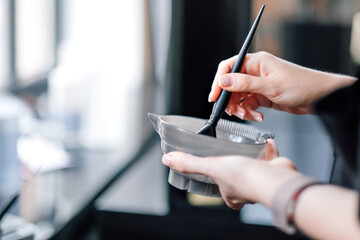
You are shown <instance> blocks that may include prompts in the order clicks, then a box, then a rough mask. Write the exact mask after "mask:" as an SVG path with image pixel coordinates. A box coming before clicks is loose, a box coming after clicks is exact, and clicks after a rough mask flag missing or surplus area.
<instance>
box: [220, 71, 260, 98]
mask: <svg viewBox="0 0 360 240" xmlns="http://www.w3.org/2000/svg"><path fill="white" fill-rule="evenodd" d="M218 83H219V86H220V87H221V88H222V89H225V90H227V91H230V92H251V93H260V94H264V93H265V91H266V86H265V85H266V80H265V78H263V77H257V76H252V75H248V74H243V73H228V74H224V75H222V76H220V77H219V80H218Z"/></svg>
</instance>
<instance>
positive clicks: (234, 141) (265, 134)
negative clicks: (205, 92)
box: [149, 113, 274, 197]
mask: <svg viewBox="0 0 360 240" xmlns="http://www.w3.org/2000/svg"><path fill="white" fill-rule="evenodd" d="M149 118H150V120H151V121H152V123H153V125H154V128H155V130H156V131H157V132H158V134H159V136H160V138H161V149H162V152H163V153H164V154H166V153H169V152H172V151H182V152H186V153H190V154H193V155H195V156H199V157H209V156H225V155H243V156H248V157H252V158H260V157H261V155H262V154H263V152H264V150H265V148H266V145H267V139H269V138H274V134H273V133H271V132H269V131H265V130H261V129H259V128H256V127H253V126H250V125H247V124H241V123H236V122H231V121H227V120H224V119H221V120H220V121H219V123H218V126H217V127H216V136H217V138H214V137H209V136H205V135H201V134H196V132H197V131H198V130H199V129H201V128H202V127H203V126H205V124H206V122H207V120H205V119H200V118H194V117H185V116H175V115H157V114H153V113H149ZM168 181H169V183H170V184H171V185H173V186H174V187H176V188H179V189H181V190H187V191H188V192H191V193H195V194H199V195H204V196H210V197H220V196H221V195H220V192H219V188H218V186H217V185H216V183H215V182H214V180H212V179H211V178H209V177H207V176H204V175H200V174H184V173H179V172H177V171H174V170H173V169H170V173H169V179H168Z"/></svg>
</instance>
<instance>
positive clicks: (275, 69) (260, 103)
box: [209, 52, 356, 121]
mask: <svg viewBox="0 0 360 240" xmlns="http://www.w3.org/2000/svg"><path fill="white" fill-rule="evenodd" d="M236 58H237V56H235V57H232V58H230V59H227V60H224V61H222V62H221V63H220V64H219V67H218V71H217V73H216V75H215V79H214V82H213V84H212V88H211V92H210V94H209V101H210V102H213V101H216V99H217V98H218V96H219V94H220V92H221V89H225V90H227V91H230V92H233V94H232V96H231V99H230V102H229V105H228V107H227V113H228V114H229V115H235V116H237V117H239V118H241V119H247V120H255V121H262V119H263V116H262V114H261V113H260V112H257V111H256V110H257V109H258V108H259V107H267V108H274V109H276V110H280V111H285V112H289V113H293V114H309V113H312V106H313V104H314V103H315V102H316V101H318V100H319V99H320V98H322V97H324V96H326V95H328V94H329V93H331V92H333V91H334V90H336V89H339V88H342V87H345V86H348V85H351V84H353V83H354V82H355V81H356V78H353V77H349V76H344V75H339V74H331V73H326V72H321V71H316V70H313V69H309V68H304V67H301V66H299V65H296V64H293V63H290V62H287V61H285V60H282V59H280V58H277V57H275V56H273V55H271V54H269V53H266V52H258V53H254V54H248V55H247V57H246V59H245V62H244V65H243V68H242V70H241V73H229V72H230V71H231V68H232V66H233V65H234V63H235V61H236ZM229 84H230V85H229ZM245 97H247V98H246V100H245V101H243V102H242V103H240V101H241V100H242V99H244V98H245Z"/></svg>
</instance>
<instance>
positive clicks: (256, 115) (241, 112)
mask: <svg viewBox="0 0 360 240" xmlns="http://www.w3.org/2000/svg"><path fill="white" fill-rule="evenodd" d="M233 115H235V116H237V117H238V118H240V119H242V120H249V121H255V122H262V121H263V119H264V116H263V114H262V113H261V112H258V111H255V110H252V109H246V108H244V107H242V106H237V110H236V112H235V113H233Z"/></svg>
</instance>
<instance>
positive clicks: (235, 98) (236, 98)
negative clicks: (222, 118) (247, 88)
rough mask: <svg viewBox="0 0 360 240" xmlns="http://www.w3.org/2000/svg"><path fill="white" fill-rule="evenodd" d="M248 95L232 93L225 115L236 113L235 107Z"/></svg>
mask: <svg viewBox="0 0 360 240" xmlns="http://www.w3.org/2000/svg"><path fill="white" fill-rule="evenodd" d="M247 95H248V93H233V94H231V97H230V100H229V104H228V106H227V108H226V113H227V114H228V115H229V116H231V115H233V114H235V113H236V112H237V107H238V106H239V104H240V101H241V99H244V98H245V97H247Z"/></svg>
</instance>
